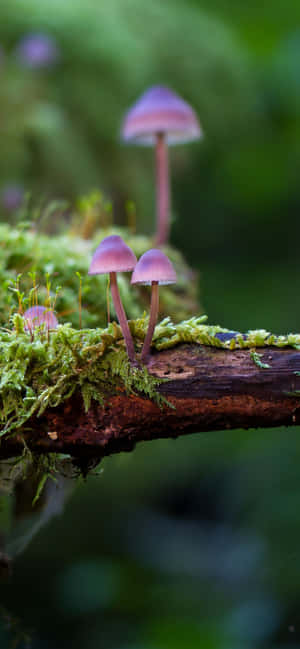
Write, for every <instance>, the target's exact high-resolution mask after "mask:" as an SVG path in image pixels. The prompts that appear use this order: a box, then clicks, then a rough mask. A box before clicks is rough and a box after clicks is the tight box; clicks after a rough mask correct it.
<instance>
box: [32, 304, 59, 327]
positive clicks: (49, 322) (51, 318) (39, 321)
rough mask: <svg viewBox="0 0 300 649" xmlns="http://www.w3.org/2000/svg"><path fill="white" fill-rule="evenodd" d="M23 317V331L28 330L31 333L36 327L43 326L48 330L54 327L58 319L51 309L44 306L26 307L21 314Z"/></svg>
mask: <svg viewBox="0 0 300 649" xmlns="http://www.w3.org/2000/svg"><path fill="white" fill-rule="evenodd" d="M23 318H24V329H25V331H29V332H30V333H31V334H32V332H33V330H34V329H37V328H38V327H44V328H45V329H46V330H47V331H49V329H56V327H57V325H58V320H57V318H56V316H55V315H54V313H53V311H51V309H47V308H46V307H45V306H32V307H30V309H27V311H25V313H24V314H23Z"/></svg>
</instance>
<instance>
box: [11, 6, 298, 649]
mask: <svg viewBox="0 0 300 649" xmlns="http://www.w3.org/2000/svg"><path fill="white" fill-rule="evenodd" d="M0 44H1V50H0V52H1V53H0V81H1V83H0V136H1V151H2V155H1V158H0V192H1V208H0V210H1V218H2V220H3V221H8V222H10V221H12V222H13V220H14V218H15V211H14V210H15V207H16V206H17V205H18V203H19V201H20V200H21V199H22V197H23V196H24V195H25V194H27V193H30V195H31V196H32V199H33V200H34V199H36V200H37V201H39V200H43V201H45V202H46V201H48V200H53V199H55V200H57V199H58V200H63V201H64V200H67V201H69V202H71V203H72V201H74V200H75V199H76V198H77V197H78V196H79V195H81V194H82V193H86V192H89V191H91V190H94V189H95V188H100V189H101V190H102V191H104V192H105V194H106V195H107V196H109V197H110V198H111V199H112V202H113V214H114V221H115V223H117V224H119V225H120V224H125V225H126V223H127V218H128V217H127V215H126V209H125V204H126V201H127V200H133V201H135V203H136V210H137V225H138V231H139V232H141V233H152V232H153V223H154V217H153V213H154V193H153V155H152V152H151V150H147V149H143V148H138V147H127V146H125V145H123V144H122V143H121V142H120V136H119V131H120V125H121V122H122V118H123V115H124V113H125V111H126V110H127V108H128V107H129V106H130V105H131V104H132V103H133V102H134V101H135V100H136V98H137V97H138V96H139V95H140V94H141V93H142V92H143V91H144V90H145V89H146V88H147V87H148V86H149V85H152V84H157V83H163V84H166V85H168V86H170V87H171V88H173V89H174V90H175V91H177V92H178V93H179V94H181V95H182V96H183V97H184V98H185V99H186V100H188V101H189V102H190V103H191V104H192V105H193V107H194V109H195V110H196V112H197V114H198V115H199V119H200V121H201V124H202V126H203V130H204V133H205V137H204V138H203V140H202V141H200V142H197V143H194V144H192V145H186V146H182V147H176V148H175V147H174V149H172V151H171V159H172V160H171V162H172V188H173V197H172V198H173V226H172V235H171V242H172V243H173V244H174V245H175V246H177V247H178V248H179V249H180V250H181V251H182V252H183V253H184V255H185V257H186V259H187V260H188V262H189V263H190V265H191V266H192V267H194V268H195V269H196V270H198V271H199V272H200V285H199V294H200V298H201V303H202V304H203V306H204V308H205V311H206V312H208V315H209V321H210V322H211V323H219V324H222V325H224V326H227V327H232V328H234V329H239V330H242V331H243V330H246V329H248V328H255V327H265V328H267V329H270V330H272V331H274V332H276V333H285V332H287V331H299V319H300V306H299V304H298V300H297V297H298V294H299V289H300V268H299V263H298V257H299V255H298V246H299V244H298V241H299V236H300V220H299V207H300V186H299V169H300V147H299V141H300V4H298V5H297V3H296V2H295V0H272V1H271V0H266V2H257V0H253V1H252V2H251V4H249V3H245V2H242V0H229V1H227V2H225V0H202V2H199V1H198V0H178V1H177V2H176V1H175V0H164V1H163V2H161V0H149V1H148V2H145V1H144V0H109V2H104V0H102V2H101V1H100V0H85V2H82V1H81V0H72V1H70V0H63V1H62V0H43V1H41V0H39V1H38V0H9V2H8V1H7V2H2V3H1V4H0ZM63 227H64V226H63V224H62V225H61V226H60V228H61V229H63ZM299 460H300V440H299V430H298V429H296V428H294V429H291V430H287V429H284V430H281V429H276V430H269V431H262V430H259V431H253V430H251V431H235V432H228V431H226V432H224V433H222V432H218V433H215V434H207V435H201V436H200V435H199V436H197V435H195V436H190V437H187V438H179V439H178V440H177V441H176V442H174V441H163V442H161V441H157V442H153V443H151V444H150V443H148V444H143V445H140V446H139V447H138V448H137V449H136V450H135V451H134V452H133V453H131V454H129V455H128V456H127V455H123V456H118V457H112V458H108V459H106V460H105V461H103V463H102V468H103V472H102V473H101V475H100V476H99V477H97V478H89V479H88V481H87V482H86V483H80V484H78V485H77V487H76V488H75V491H74V492H73V493H72V494H68V496H69V497H68V498H67V499H66V505H65V508H64V510H63V511H61V514H60V516H59V517H57V518H52V520H51V521H49V522H48V518H49V517H50V516H51V514H55V513H57V511H58V510H59V509H60V506H61V507H62V503H63V501H64V489H65V488H66V489H67V491H68V487H69V480H68V479H67V478H66V479H65V482H63V483H62V484H59V485H57V492H54V495H53V491H52V492H51V493H50V494H49V502H48V504H47V502H46V504H45V509H44V510H42V509H41V508H39V509H38V511H37V512H36V514H35V516H33V517H31V518H32V520H29V519H28V520H27V525H28V529H29V532H28V530H27V532H25V531H24V530H23V528H21V531H20V529H19V527H17V526H16V523H14V524H13V521H11V520H10V518H9V512H2V518H3V519H4V514H7V515H6V519H5V520H6V525H7V530H8V531H9V530H10V529H11V536H10V538H11V539H12V538H13V537H14V535H15V536H16V537H17V538H18V539H19V545H20V546H21V547H22V542H20V538H21V539H23V541H24V543H23V545H24V550H23V552H22V553H21V552H20V554H17V558H16V561H15V564H14V568H13V576H12V577H11V579H10V580H7V581H6V582H5V581H4V582H2V584H1V603H2V606H3V615H2V617H3V623H2V629H1V631H0V646H1V648H2V647H3V649H6V648H9V647H10V646H11V647H13V646H19V647H22V648H23V647H26V646H32V647H33V649H69V648H71V647H72V649H79V648H80V649H81V648H82V647H85V648H86V649H100V648H102V647H103V648H105V649H110V648H111V649H179V648H180V649H182V648H185V649H199V648H200V649H260V648H263V649H290V648H293V649H294V648H296V647H300V612H299V595H300V552H299V547H300V516H299V510H300V475H299ZM45 512H46V513H45ZM21 518H22V517H21ZM22 520H23V524H24V525H25V523H26V521H25V522H24V520H25V519H22ZM44 523H45V524H44ZM43 524H44V525H43ZM25 527H26V525H25ZM30 530H31V531H32V535H33V539H32V541H31V543H30V544H29V545H27V546H26V540H27V533H28V534H29V535H30ZM6 549H7V551H8V548H6ZM14 551H15V552H16V553H17V550H14ZM13 642H15V643H17V645H16V644H15V645H13Z"/></svg>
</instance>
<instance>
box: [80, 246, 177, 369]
mask: <svg viewBox="0 0 300 649" xmlns="http://www.w3.org/2000/svg"><path fill="white" fill-rule="evenodd" d="M132 270H133V274H132V278H131V284H149V285H151V286H152V296H151V308H150V318H149V325H148V330H147V333H146V337H145V341H144V345H143V349H142V353H141V362H142V363H147V362H148V360H149V355H150V346H151V341H152V337H153V333H154V329H155V325H156V322H157V317H158V310H159V293H158V291H159V288H158V287H159V284H173V283H174V282H176V272H175V270H174V268H173V265H172V263H171V261H170V260H169V259H168V257H167V256H166V255H165V254H164V253H163V252H162V251H161V250H155V249H152V250H148V251H147V252H145V253H144V254H143V255H142V256H141V257H140V259H139V261H137V259H136V256H135V254H134V253H133V251H132V250H131V249H130V248H129V246H127V245H126V243H125V241H123V239H122V238H121V237H120V236H118V235H111V236H109V237H106V238H105V239H103V240H102V241H101V243H100V245H99V246H98V248H97V249H96V250H95V252H94V255H93V258H92V261H91V265H90V268H89V275H101V274H103V273H109V277H110V290H111V295H112V300H113V303H114V307H115V311H116V314H117V318H118V320H119V323H120V327H121V330H122V333H123V336H124V340H125V344H126V349H127V354H128V358H129V360H130V362H131V363H136V355H135V349H134V344H133V339H132V336H131V333H130V329H129V325H128V321H127V318H126V315H125V311H124V307H123V304H122V301H121V297H120V293H119V289H118V283H117V273H120V272H128V271H132Z"/></svg>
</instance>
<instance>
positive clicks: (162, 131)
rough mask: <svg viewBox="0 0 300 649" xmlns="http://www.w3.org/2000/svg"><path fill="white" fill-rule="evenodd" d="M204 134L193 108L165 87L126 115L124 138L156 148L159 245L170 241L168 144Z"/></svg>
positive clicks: (146, 95)
mask: <svg viewBox="0 0 300 649" xmlns="http://www.w3.org/2000/svg"><path fill="white" fill-rule="evenodd" d="M201 135H202V130H201V127H200V125H199V122H198V119H197V117H196V115H195V113H194V111H193V110H192V108H191V107H190V106H189V104H187V103H186V102H185V101H184V100H183V99H181V97H179V96H178V95H176V94H175V93H174V92H172V90H169V88H167V87H165V86H153V87H152V88H149V90H147V91H146V92H145V93H144V94H143V95H142V96H141V97H140V99H138V101H137V102H136V104H134V106H133V107H132V108H131V109H130V110H129V111H128V113H127V114H126V116H125V119H124V122H123V126H122V137H123V139H124V140H125V141H132V142H135V143H136V144H143V145H150V146H151V145H152V146H155V147H156V218H157V225H156V243H157V245H159V246H161V245H163V244H165V243H167V241H168V237H169V229H170V216H169V211H170V188H169V170H168V149H167V145H168V144H179V143H183V142H189V141H190V140H197V139H198V138H199V137H201Z"/></svg>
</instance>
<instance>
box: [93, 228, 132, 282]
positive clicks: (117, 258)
mask: <svg viewBox="0 0 300 649" xmlns="http://www.w3.org/2000/svg"><path fill="white" fill-rule="evenodd" d="M136 262H137V259H136V256H135V254H134V253H133V252H132V250H131V249H130V248H129V246H127V245H126V243H125V241H123V239H122V238H121V237H119V236H118V235H117V234H111V235H110V236H109V237H106V238H105V239H103V241H101V243H100V244H99V246H98V248H96V250H95V252H94V255H93V258H92V261H91V265H90V268H89V273H88V274H89V275H102V274H103V273H126V272H127V271H129V270H132V269H133V268H134V267H135V265H136Z"/></svg>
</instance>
